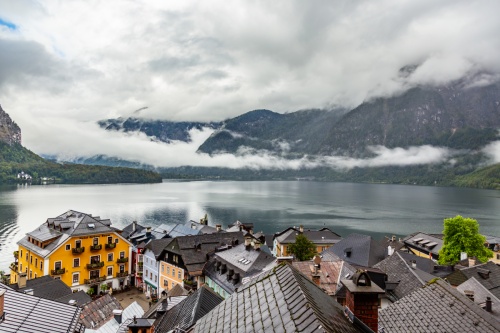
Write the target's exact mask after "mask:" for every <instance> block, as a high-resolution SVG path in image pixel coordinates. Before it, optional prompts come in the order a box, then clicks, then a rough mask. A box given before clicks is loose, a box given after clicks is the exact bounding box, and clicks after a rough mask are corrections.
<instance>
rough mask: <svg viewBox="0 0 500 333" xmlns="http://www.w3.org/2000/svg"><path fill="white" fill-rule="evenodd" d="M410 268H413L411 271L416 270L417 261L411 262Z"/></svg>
mask: <svg viewBox="0 0 500 333" xmlns="http://www.w3.org/2000/svg"><path fill="white" fill-rule="evenodd" d="M411 268H413V269H416V268H417V261H416V260H412V261H411Z"/></svg>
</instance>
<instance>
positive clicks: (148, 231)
mask: <svg viewBox="0 0 500 333" xmlns="http://www.w3.org/2000/svg"><path fill="white" fill-rule="evenodd" d="M150 235H151V227H147V228H146V236H150Z"/></svg>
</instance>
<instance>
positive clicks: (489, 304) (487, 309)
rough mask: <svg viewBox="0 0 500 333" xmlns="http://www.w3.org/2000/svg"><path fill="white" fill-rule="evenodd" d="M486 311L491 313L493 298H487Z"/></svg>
mask: <svg viewBox="0 0 500 333" xmlns="http://www.w3.org/2000/svg"><path fill="white" fill-rule="evenodd" d="M486 311H488V312H491V297H490V296H487V297H486Z"/></svg>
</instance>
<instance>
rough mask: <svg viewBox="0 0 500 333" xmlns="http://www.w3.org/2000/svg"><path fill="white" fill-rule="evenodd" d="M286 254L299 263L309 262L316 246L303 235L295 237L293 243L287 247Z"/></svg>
mask: <svg viewBox="0 0 500 333" xmlns="http://www.w3.org/2000/svg"><path fill="white" fill-rule="evenodd" d="M288 252H290V253H291V254H293V255H294V256H295V258H297V259H298V260H299V261H305V260H310V259H311V258H312V257H314V255H315V254H316V246H315V245H314V243H313V242H311V241H310V240H309V239H308V238H307V237H306V236H304V235H303V234H299V235H297V237H295V243H292V244H290V245H289V246H288Z"/></svg>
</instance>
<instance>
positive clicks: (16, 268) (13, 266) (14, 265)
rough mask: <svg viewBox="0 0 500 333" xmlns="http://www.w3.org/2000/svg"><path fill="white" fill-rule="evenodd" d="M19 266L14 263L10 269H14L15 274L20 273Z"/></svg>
mask: <svg viewBox="0 0 500 333" xmlns="http://www.w3.org/2000/svg"><path fill="white" fill-rule="evenodd" d="M18 268H19V266H18V265H17V263H16V262H13V263H11V264H10V269H12V270H13V271H14V272H17V271H18Z"/></svg>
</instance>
